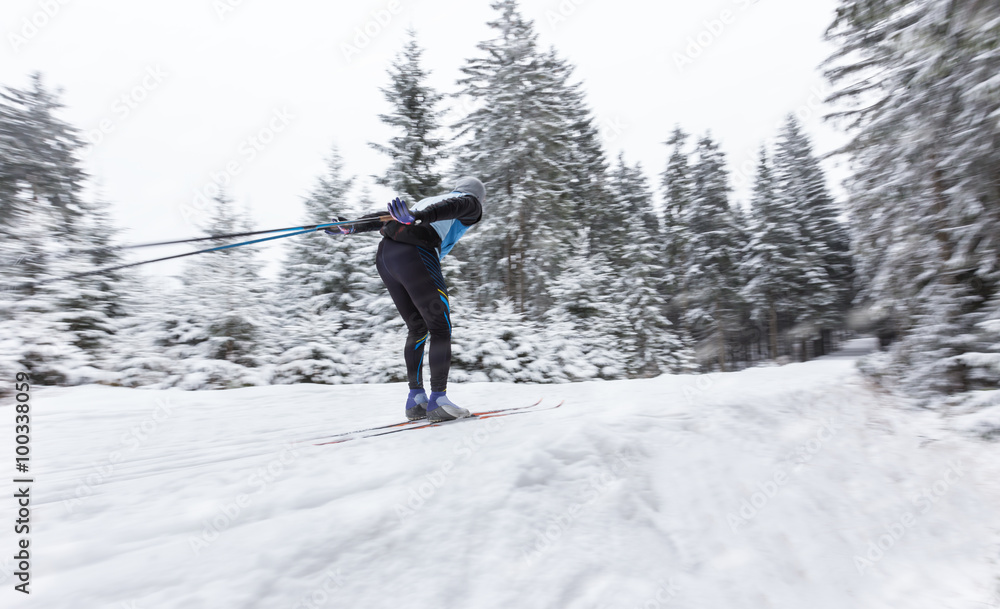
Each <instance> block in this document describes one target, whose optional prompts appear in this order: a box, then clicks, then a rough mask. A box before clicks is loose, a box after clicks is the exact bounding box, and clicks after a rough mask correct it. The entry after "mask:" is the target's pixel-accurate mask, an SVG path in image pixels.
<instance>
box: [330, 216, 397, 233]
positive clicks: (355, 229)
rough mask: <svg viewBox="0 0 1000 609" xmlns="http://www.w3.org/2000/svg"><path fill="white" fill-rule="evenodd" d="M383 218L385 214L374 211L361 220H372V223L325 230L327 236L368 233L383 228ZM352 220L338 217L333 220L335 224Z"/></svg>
mask: <svg viewBox="0 0 1000 609" xmlns="http://www.w3.org/2000/svg"><path fill="white" fill-rule="evenodd" d="M382 216H385V212H381V211H373V212H369V213H367V214H365V215H363V216H361V217H360V218H358V219H359V220H367V219H371V221H370V222H358V223H356V224H342V225H340V226H334V227H330V228H325V229H323V230H324V231H325V232H326V233H327V234H330V235H339V234H344V235H350V234H351V233H367V232H371V231H376V230H379V229H380V228H382V220H381V219H380V218H381V217H382ZM348 220H350V218H345V217H343V216H337V217H336V218H334V219H333V222H347V221H348Z"/></svg>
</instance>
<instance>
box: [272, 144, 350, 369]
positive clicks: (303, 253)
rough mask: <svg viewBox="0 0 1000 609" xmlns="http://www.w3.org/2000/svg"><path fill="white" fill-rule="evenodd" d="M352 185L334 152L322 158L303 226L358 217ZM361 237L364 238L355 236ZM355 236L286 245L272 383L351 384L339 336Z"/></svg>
mask: <svg viewBox="0 0 1000 609" xmlns="http://www.w3.org/2000/svg"><path fill="white" fill-rule="evenodd" d="M352 184H353V179H352V178H348V177H345V176H344V163H343V159H342V158H341V156H340V153H339V151H338V150H337V148H336V147H334V148H332V149H331V151H330V154H329V156H328V157H327V168H326V174H324V175H323V176H321V177H320V178H319V180H318V181H317V184H316V186H315V187H314V188H313V190H312V192H311V193H310V194H309V196H308V197H307V198H306V200H305V207H306V214H305V218H304V219H303V222H304V223H305V224H307V225H308V224H321V223H323V222H329V221H330V220H331V219H332V218H335V217H337V216H347V217H353V216H354V215H356V214H358V213H359V209H358V207H357V206H354V205H351V204H350V202H349V199H348V195H349V192H350V190H351V187H352ZM360 236H361V237H363V236H364V235H360ZM356 237H357V236H356V235H350V236H345V235H327V234H326V233H324V232H322V231H318V232H316V233H311V234H307V235H302V236H300V237H297V238H296V239H295V240H294V241H291V242H290V243H289V245H288V254H287V257H286V259H285V261H284V263H283V272H282V275H281V279H280V281H279V282H280V284H281V286H282V289H281V290H280V293H279V294H277V295H275V296H274V297H273V300H272V306H273V307H274V308H275V309H276V316H277V317H278V318H279V319H280V324H281V326H282V328H284V329H285V331H284V332H282V333H281V335H280V336H278V337H277V341H276V342H277V344H278V345H279V346H280V353H278V354H277V355H276V357H275V359H274V366H275V368H274V374H275V382H279V383H297V382H310V383H330V384H333V383H343V382H348V381H349V380H350V379H351V378H352V375H351V363H350V361H349V360H348V356H347V343H346V340H345V339H344V337H343V335H342V332H343V331H344V328H345V316H346V315H347V314H348V312H349V311H350V310H351V307H352V305H353V303H354V300H355V299H354V298H353V297H352V295H351V281H352V279H351V276H352V250H353V245H354V240H355V238H356Z"/></svg>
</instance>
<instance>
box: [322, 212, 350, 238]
mask: <svg viewBox="0 0 1000 609" xmlns="http://www.w3.org/2000/svg"><path fill="white" fill-rule="evenodd" d="M331 222H347V218H345V217H343V216H337V217H336V218H334V219H333V220H331ZM323 232H324V233H326V234H328V235H350V234H351V233H353V232H354V225H353V224H344V225H343V226H328V227H326V228H324V229H323Z"/></svg>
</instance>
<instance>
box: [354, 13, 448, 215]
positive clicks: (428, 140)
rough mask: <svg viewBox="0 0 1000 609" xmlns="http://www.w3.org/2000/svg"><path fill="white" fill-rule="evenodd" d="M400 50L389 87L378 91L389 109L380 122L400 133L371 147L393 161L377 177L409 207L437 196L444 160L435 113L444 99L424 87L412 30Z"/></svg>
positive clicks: (393, 66)
mask: <svg viewBox="0 0 1000 609" xmlns="http://www.w3.org/2000/svg"><path fill="white" fill-rule="evenodd" d="M407 34H408V36H409V39H408V40H407V42H406V46H405V47H404V48H403V51H402V52H401V53H400V54H399V56H398V57H397V58H396V60H395V62H393V64H392V66H391V67H390V69H389V86H388V87H385V88H383V89H381V91H382V93H383V94H384V95H385V99H386V101H388V102H389V104H390V105H391V106H392V112H391V113H390V114H379V120H381V121H382V122H383V123H385V124H387V125H389V126H390V127H393V128H395V129H397V130H399V131H401V133H399V134H397V135H395V136H393V137H392V138H391V139H390V140H389V142H388V144H387V145H386V144H379V143H372V144H370V145H371V146H372V147H373V148H374V149H375V150H378V151H379V152H381V153H383V154H385V155H388V156H389V158H390V159H392V163H391V165H390V166H389V169H388V170H387V171H386V172H385V174H383V175H382V177H380V178H378V180H377V181H378V183H379V184H381V185H382V186H388V187H389V188H391V189H393V190H394V191H395V192H396V194H398V195H400V196H401V197H404V198H405V199H406V200H407V201H409V202H411V203H412V202H414V201H417V200H419V199H423V198H426V197H431V196H434V195H437V194H440V193H439V191H440V190H441V180H442V176H441V174H440V173H439V171H440V165H441V163H442V162H443V161H444V160H445V153H444V150H443V148H444V141H443V140H442V139H441V138H440V137H438V131H439V129H440V125H439V122H438V121H439V119H440V115H441V112H440V111H439V110H438V109H437V106H438V104H439V103H440V102H441V100H442V99H443V96H442V95H441V94H440V93H438V92H436V91H435V90H434V89H433V88H431V87H430V86H429V85H428V84H427V83H426V80H427V76H428V75H429V72H426V71H425V70H424V68H423V66H422V65H421V56H422V55H423V50H422V49H421V48H420V46H419V45H417V34H416V32H415V31H414V30H412V29H411V30H409V31H408V32H407Z"/></svg>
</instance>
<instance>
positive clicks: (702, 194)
mask: <svg viewBox="0 0 1000 609" xmlns="http://www.w3.org/2000/svg"><path fill="white" fill-rule="evenodd" d="M695 154H696V158H695V162H694V163H693V165H692V168H691V184H692V188H691V201H690V202H689V204H688V207H687V209H686V210H684V211H683V212H682V216H683V219H682V221H683V224H684V226H685V227H686V230H687V231H688V236H687V242H686V243H685V244H684V250H683V252H682V256H681V259H682V266H683V270H682V273H683V277H682V279H681V292H682V293H683V297H682V299H681V302H682V303H683V306H684V321H685V327H686V328H688V329H690V332H691V334H692V336H693V338H694V339H695V340H697V341H698V342H699V344H698V352H699V355H700V359H702V361H703V363H705V362H707V361H709V360H710V359H715V360H716V362H717V363H718V365H719V368H720V369H721V370H723V371H724V370H725V369H726V351H727V346H726V332H727V331H728V330H729V329H730V328H731V327H733V326H734V318H735V316H736V313H737V310H738V309H737V307H738V304H739V300H738V294H739V289H740V286H739V273H738V262H739V255H740V251H741V250H742V247H743V244H741V243H740V242H739V230H738V228H737V226H736V223H735V221H734V218H733V214H732V213H731V210H730V207H729V190H730V188H729V180H728V173H727V171H726V165H725V163H726V161H725V155H724V154H723V153H722V151H721V150H719V146H718V144H716V143H715V141H714V140H713V139H712V138H711V136H710V135H708V134H706V135H705V136H704V137H702V138H701V139H700V140H699V141H698V146H697V149H696V151H695ZM708 354H711V355H712V356H714V358H709V357H705V355H708Z"/></svg>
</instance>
